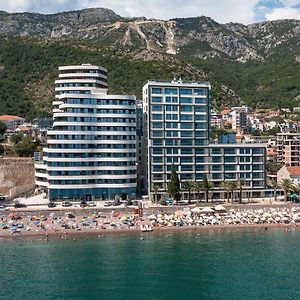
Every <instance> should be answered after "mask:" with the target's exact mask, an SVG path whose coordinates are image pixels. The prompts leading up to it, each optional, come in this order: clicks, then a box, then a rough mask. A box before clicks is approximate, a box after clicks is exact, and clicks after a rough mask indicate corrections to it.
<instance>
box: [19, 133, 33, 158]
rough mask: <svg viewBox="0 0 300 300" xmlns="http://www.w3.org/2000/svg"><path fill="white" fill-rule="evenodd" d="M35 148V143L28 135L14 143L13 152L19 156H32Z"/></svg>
mask: <svg viewBox="0 0 300 300" xmlns="http://www.w3.org/2000/svg"><path fill="white" fill-rule="evenodd" d="M36 150H37V148H36V145H35V143H34V142H33V141H32V140H31V139H30V138H29V137H23V138H22V140H21V141H20V142H19V143H18V144H16V145H15V152H16V153H17V155H18V156H21V157H30V156H33V153H34V152H35V151H36Z"/></svg>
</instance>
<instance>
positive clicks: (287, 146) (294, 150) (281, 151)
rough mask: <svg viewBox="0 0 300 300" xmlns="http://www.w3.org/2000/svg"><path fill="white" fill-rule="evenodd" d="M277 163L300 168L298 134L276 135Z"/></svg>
mask: <svg viewBox="0 0 300 300" xmlns="http://www.w3.org/2000/svg"><path fill="white" fill-rule="evenodd" d="M276 151H277V162H278V163H283V164H285V165H286V166H287V167H295V166H300V133H297V132H287V133H277V138H276Z"/></svg>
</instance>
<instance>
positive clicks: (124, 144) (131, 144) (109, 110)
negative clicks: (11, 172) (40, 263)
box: [36, 65, 136, 200]
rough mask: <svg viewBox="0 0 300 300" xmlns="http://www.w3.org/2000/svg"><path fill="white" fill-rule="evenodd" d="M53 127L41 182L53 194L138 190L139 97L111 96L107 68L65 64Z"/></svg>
mask: <svg viewBox="0 0 300 300" xmlns="http://www.w3.org/2000/svg"><path fill="white" fill-rule="evenodd" d="M59 71H60V74H59V80H56V81H55V84H56V89H55V90H56V100H55V101H54V103H53V105H54V108H53V118H54V122H53V128H52V129H51V130H49V131H48V132H47V147H46V148H44V149H43V152H44V158H43V164H37V165H36V183H37V185H40V186H45V187H46V188H47V190H48V191H49V196H50V199H58V198H69V199H70V198H71V199H72V198H75V199H78V198H81V199H82V198H84V199H87V200H88V199H91V198H98V199H106V198H114V197H115V196H116V195H119V196H122V197H128V196H129V195H130V196H133V195H134V194H135V190H136V108H135V98H134V97H133V96H122V95H108V94H107V90H106V87H107V84H106V81H107V76H106V69H104V68H102V67H97V66H90V65H82V66H67V67H60V68H59Z"/></svg>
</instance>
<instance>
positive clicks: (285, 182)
mask: <svg viewBox="0 0 300 300" xmlns="http://www.w3.org/2000/svg"><path fill="white" fill-rule="evenodd" d="M280 185H281V187H282V188H283V192H284V201H285V202H287V200H288V193H289V192H290V191H291V189H292V187H293V183H292V181H291V180H290V179H282V181H281V183H280Z"/></svg>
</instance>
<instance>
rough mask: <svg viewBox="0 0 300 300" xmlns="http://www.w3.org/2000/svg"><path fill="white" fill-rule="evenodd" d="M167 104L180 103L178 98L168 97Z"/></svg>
mask: <svg viewBox="0 0 300 300" xmlns="http://www.w3.org/2000/svg"><path fill="white" fill-rule="evenodd" d="M166 102H167V103H178V97H169V96H167V97H166Z"/></svg>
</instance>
